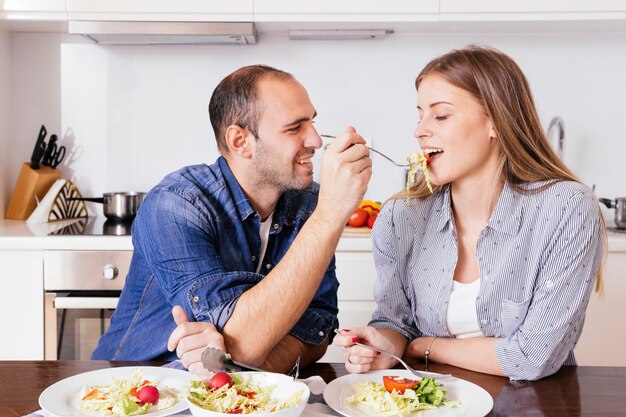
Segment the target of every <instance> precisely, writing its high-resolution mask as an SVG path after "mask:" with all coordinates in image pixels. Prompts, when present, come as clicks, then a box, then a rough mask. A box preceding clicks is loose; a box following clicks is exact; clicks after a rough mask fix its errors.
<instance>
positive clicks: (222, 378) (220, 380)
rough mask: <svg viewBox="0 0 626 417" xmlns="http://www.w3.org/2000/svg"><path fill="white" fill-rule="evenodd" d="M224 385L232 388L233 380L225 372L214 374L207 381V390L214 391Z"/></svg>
mask: <svg viewBox="0 0 626 417" xmlns="http://www.w3.org/2000/svg"><path fill="white" fill-rule="evenodd" d="M224 385H228V387H229V388H230V387H232V386H233V379H232V378H231V377H230V375H228V374H227V373H226V372H218V373H216V374H215V375H213V377H212V378H211V380H210V381H209V389H211V390H214V391H215V390H216V389H219V388H222V387H223V386H224Z"/></svg>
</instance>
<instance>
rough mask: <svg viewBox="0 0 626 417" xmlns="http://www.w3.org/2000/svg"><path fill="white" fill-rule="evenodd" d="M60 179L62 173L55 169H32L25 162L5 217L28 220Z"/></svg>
mask: <svg viewBox="0 0 626 417" xmlns="http://www.w3.org/2000/svg"><path fill="white" fill-rule="evenodd" d="M60 177H61V172H60V171H58V170H56V169H54V168H50V167H47V166H41V167H39V169H32V168H31V167H30V164H29V163H28V162H24V165H22V170H21V171H20V176H19V177H18V178H17V183H16V184H15V189H14V190H13V194H11V199H10V200H9V205H8V206H7V209H6V212H5V213H4V217H5V218H7V219H12V220H26V219H27V218H28V217H29V216H30V215H31V214H32V212H33V211H34V210H35V207H37V200H41V199H42V198H43V197H44V196H45V195H46V193H47V192H48V190H49V189H50V187H51V186H52V184H54V182H55V181H56V180H58V179H59V178H60Z"/></svg>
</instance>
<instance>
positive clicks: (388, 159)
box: [320, 135, 409, 168]
mask: <svg viewBox="0 0 626 417" xmlns="http://www.w3.org/2000/svg"><path fill="white" fill-rule="evenodd" d="M320 136H321V137H323V138H328V139H335V138H336V136H333V135H320ZM365 146H367V145H365ZM367 148H368V149H369V150H370V151H372V152H375V153H377V154H378V155H380V156H382V157H383V158H385V159H386V160H387V161H389V162H391V163H392V164H394V165H395V166H397V167H401V168H408V167H409V164H400V163H398V162H396V161H394V160H393V159H391V158H390V157H388V156H387V155H385V154H384V153H382V152H381V151H377V150H376V149H374V148H372V147H371V146H367Z"/></svg>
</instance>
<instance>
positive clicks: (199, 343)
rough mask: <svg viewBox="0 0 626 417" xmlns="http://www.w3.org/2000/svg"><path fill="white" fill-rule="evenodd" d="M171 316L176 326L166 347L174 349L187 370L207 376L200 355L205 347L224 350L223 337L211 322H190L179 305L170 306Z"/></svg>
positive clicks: (208, 373)
mask: <svg viewBox="0 0 626 417" xmlns="http://www.w3.org/2000/svg"><path fill="white" fill-rule="evenodd" d="M172 316H174V321H175V322H176V324H177V326H176V329H174V331H173V332H172V334H171V335H170V338H169V339H168V341H167V349H168V350H169V351H170V352H171V351H174V350H176V355H178V357H179V358H180V359H181V361H182V363H183V365H184V366H185V368H187V369H188V370H189V372H191V373H193V374H195V375H198V376H200V377H205V378H206V377H208V376H209V375H210V374H211V373H210V372H209V371H208V370H206V369H204V367H203V366H202V361H201V360H200V357H201V355H202V351H203V350H204V349H205V348H207V347H214V348H217V349H219V350H221V351H226V348H225V347H224V338H223V337H222V335H221V334H220V332H218V331H217V329H216V328H215V326H214V325H213V324H211V323H205V322H192V321H190V320H189V317H187V313H185V310H183V308H182V307H181V306H174V308H172Z"/></svg>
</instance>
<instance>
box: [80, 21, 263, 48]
mask: <svg viewBox="0 0 626 417" xmlns="http://www.w3.org/2000/svg"><path fill="white" fill-rule="evenodd" d="M68 32H69V33H70V34H74V35H83V36H84V37H86V38H88V39H91V40H92V41H94V42H97V43H99V44H103V45H162V44H169V45H174V44H207V43H211V44H238V45H252V44H255V43H256V30H255V28H254V23H252V22H113V21H85V20H70V21H69V22H68Z"/></svg>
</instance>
